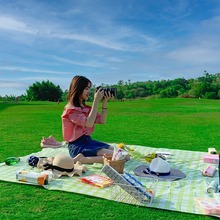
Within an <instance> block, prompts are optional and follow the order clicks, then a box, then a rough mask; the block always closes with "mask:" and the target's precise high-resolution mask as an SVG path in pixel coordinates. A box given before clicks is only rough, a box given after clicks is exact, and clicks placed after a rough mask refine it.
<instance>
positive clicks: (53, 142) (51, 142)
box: [40, 136, 62, 148]
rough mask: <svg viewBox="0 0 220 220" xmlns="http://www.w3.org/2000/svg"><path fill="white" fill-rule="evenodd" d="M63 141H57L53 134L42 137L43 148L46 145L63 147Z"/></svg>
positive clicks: (41, 144)
mask: <svg viewBox="0 0 220 220" xmlns="http://www.w3.org/2000/svg"><path fill="white" fill-rule="evenodd" d="M61 145H62V143H61V142H58V141H56V139H55V138H54V137H53V136H49V137H48V138H44V137H43V138H42V140H41V143H40V146H41V147H42V148H45V147H51V148H58V147H61Z"/></svg>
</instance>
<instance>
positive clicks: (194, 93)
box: [0, 71, 220, 101]
mask: <svg viewBox="0 0 220 220" xmlns="http://www.w3.org/2000/svg"><path fill="white" fill-rule="evenodd" d="M101 86H103V87H114V88H116V89H117V95H116V99H119V100H122V99H134V98H143V97H158V98H175V97H184V98H206V99H220V73H216V74H209V73H208V72H206V71H204V75H203V76H201V77H198V78H196V79H188V80H186V79H184V78H177V79H174V80H161V81H150V80H149V81H145V82H134V83H131V81H130V80H128V82H124V81H123V80H120V81H119V82H118V83H117V85H111V86H110V85H105V84H102V85H101ZM95 89H96V85H93V87H92V89H91V95H90V100H89V101H92V99H93V96H94V92H95ZM67 93H68V91H67V90H66V91H62V89H61V88H60V86H59V85H58V86H56V85H54V84H53V83H52V82H50V81H49V80H47V81H42V82H41V83H40V82H35V83H34V84H33V85H31V86H30V87H29V88H28V89H27V94H24V95H22V96H20V98H19V100H29V101H31V100H33V101H46V100H47V101H58V100H59V101H66V99H67ZM10 99H11V100H15V97H13V96H6V97H1V96H0V100H1V101H2V100H10Z"/></svg>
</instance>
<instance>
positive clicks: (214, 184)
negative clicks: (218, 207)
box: [207, 180, 219, 193]
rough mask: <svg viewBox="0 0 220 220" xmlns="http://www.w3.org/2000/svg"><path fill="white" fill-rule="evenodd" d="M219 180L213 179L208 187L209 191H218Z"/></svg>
mask: <svg viewBox="0 0 220 220" xmlns="http://www.w3.org/2000/svg"><path fill="white" fill-rule="evenodd" d="M218 187H219V185H218V181H216V180H213V181H212V182H211V183H210V184H209V186H208V187H207V193H216V192H217V191H218Z"/></svg>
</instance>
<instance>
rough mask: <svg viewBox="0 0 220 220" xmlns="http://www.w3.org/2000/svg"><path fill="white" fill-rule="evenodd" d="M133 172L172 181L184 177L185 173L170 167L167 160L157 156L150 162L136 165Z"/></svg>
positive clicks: (142, 175) (141, 175)
mask: <svg viewBox="0 0 220 220" xmlns="http://www.w3.org/2000/svg"><path fill="white" fill-rule="evenodd" d="M134 174H135V175H137V176H140V177H149V178H155V179H158V180H165V181H174V180H179V179H183V178H185V177H186V174H185V173H183V172H182V171H180V170H178V169H175V168H172V167H170V164H169V163H168V162H167V161H165V160H163V159H161V158H159V157H158V158H154V159H153V160H152V161H151V163H150V164H142V165H139V166H138V167H136V168H135V169H134Z"/></svg>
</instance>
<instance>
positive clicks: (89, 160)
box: [73, 154, 103, 164]
mask: <svg viewBox="0 0 220 220" xmlns="http://www.w3.org/2000/svg"><path fill="white" fill-rule="evenodd" d="M73 160H74V163H76V162H77V161H79V162H80V163H82V164H85V163H87V164H93V163H103V156H101V155H100V156H94V157H85V156H83V154H78V155H77V156H75V157H74V158H73Z"/></svg>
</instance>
